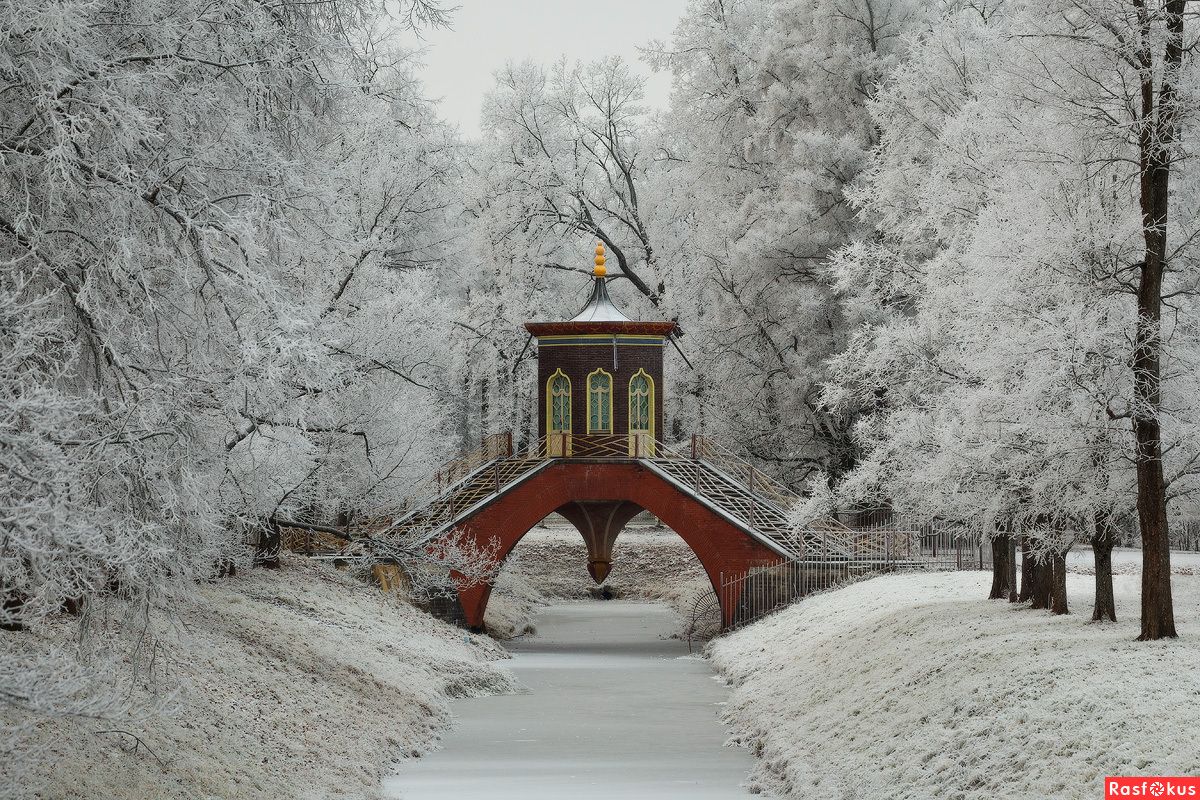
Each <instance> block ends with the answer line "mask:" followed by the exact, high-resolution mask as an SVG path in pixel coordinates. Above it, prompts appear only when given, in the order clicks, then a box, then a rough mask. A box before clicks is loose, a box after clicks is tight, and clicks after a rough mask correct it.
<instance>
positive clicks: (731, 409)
mask: <svg viewBox="0 0 1200 800" xmlns="http://www.w3.org/2000/svg"><path fill="white" fill-rule="evenodd" d="M920 19H921V15H920V14H919V13H918V9H917V8H916V6H915V4H911V3H906V2H898V1H895V0H866V1H864V2H832V1H831V2H817V3H812V2H784V1H783V0H776V1H775V2H766V1H765V0H706V2H698V3H695V4H693V5H692V6H691V7H690V8H689V10H688V12H687V14H686V15H685V17H684V19H683V20H682V21H681V22H680V24H679V27H678V29H677V31H676V35H675V38H674V40H673V41H672V42H671V43H669V44H660V45H658V46H657V47H656V48H655V50H656V53H655V58H656V60H657V62H658V63H659V64H660V65H661V66H663V67H664V68H669V69H670V70H671V71H672V73H673V75H674V80H675V84H674V86H675V88H674V93H673V97H672V106H671V110H670V112H669V113H668V114H666V115H665V116H664V117H663V118H662V119H661V120H660V121H659V125H658V128H659V130H658V131H657V137H658V142H659V157H658V162H659V170H658V171H657V172H656V173H655V180H656V182H657V184H658V185H659V186H660V187H661V189H660V190H659V191H658V192H657V195H658V196H659V197H660V198H661V200H660V202H662V203H664V204H665V205H666V206H667V207H669V208H672V209H674V210H673V213H670V214H666V215H663V217H662V218H663V220H664V233H663V234H662V235H661V236H660V237H659V238H660V241H662V242H663V245H662V246H661V247H660V254H661V255H660V261H661V262H663V263H667V264H670V265H671V266H670V267H669V268H665V269H664V271H666V272H667V274H668V280H667V282H668V284H669V285H673V286H678V287H679V289H678V290H677V291H678V292H680V293H686V294H685V295H684V294H681V296H680V297H679V298H678V300H677V305H678V306H679V307H680V308H681V309H682V310H683V312H682V314H681V321H682V323H683V325H684V328H685V330H696V331H697V332H698V335H697V336H695V337H693V338H692V339H690V340H688V342H689V347H690V349H691V350H692V351H697V350H698V351H699V352H698V354H697V357H696V358H695V360H696V363H697V364H698V365H699V370H698V372H699V375H698V376H697V380H699V381H701V382H703V386H702V387H700V390H699V391H698V394H699V395H702V396H703V398H704V400H703V402H702V403H701V404H700V408H698V409H696V410H695V411H694V412H693V413H694V414H695V416H696V417H697V418H699V419H700V420H701V421H703V424H704V426H705V427H710V428H712V429H713V430H715V431H717V432H719V433H721V434H723V435H725V436H727V437H728V438H731V439H734V440H736V441H738V442H740V443H742V444H743V445H744V446H747V447H748V448H749V449H750V450H751V452H752V453H753V454H754V455H756V456H757V457H759V458H760V459H763V460H766V461H771V462H775V463H776V464H777V467H778V469H779V471H780V473H781V474H782V475H784V476H785V477H787V478H788V479H789V480H791V481H792V482H795V483H799V482H801V481H803V480H804V479H805V478H806V477H809V476H811V475H814V474H816V473H820V474H823V475H826V476H833V477H834V478H836V477H838V476H841V475H842V474H844V473H845V472H847V471H848V470H849V469H850V468H851V467H853V465H854V463H855V461H856V459H857V453H856V448H855V444H854V441H853V438H852V436H851V429H852V423H853V420H854V417H855V411H854V410H853V409H850V408H848V407H843V408H842V409H839V410H835V409H832V408H830V407H828V406H827V405H825V404H824V403H823V402H822V400H821V397H820V386H821V384H822V382H823V381H824V379H825V377H826V375H825V370H824V362H825V360H826V359H827V358H829V357H830V356H831V355H833V354H834V353H837V352H838V351H839V350H840V349H841V348H842V347H843V346H844V343H845V336H846V332H847V320H846V318H845V316H844V314H843V309H842V306H841V301H840V298H839V297H838V295H837V293H836V292H835V291H834V288H833V279H832V277H831V275H830V274H829V272H828V269H827V266H828V257H829V254H830V253H831V252H833V251H835V250H836V249H837V248H839V247H842V246H844V245H846V244H847V243H849V242H851V241H854V240H857V239H862V238H869V237H870V236H871V235H872V228H871V225H870V224H869V223H866V224H864V220H863V219H862V218H860V217H859V216H857V215H856V213H855V210H854V209H853V208H852V207H850V206H849V205H848V204H847V203H846V198H845V193H844V188H845V186H846V185H847V184H848V183H849V182H850V181H852V180H853V178H854V177H855V175H856V174H857V173H858V172H859V170H860V169H861V168H862V166H863V164H864V163H865V159H866V157H867V155H868V154H869V152H870V150H871V148H872V147H873V146H874V145H875V143H876V141H877V135H878V134H877V131H876V129H875V127H874V124H873V122H872V120H871V117H870V115H869V114H868V112H867V101H868V100H869V99H870V98H871V97H872V95H873V94H874V92H875V88H876V86H877V85H878V83H879V81H880V80H881V79H882V78H883V76H884V75H886V74H887V73H888V71H889V70H890V69H892V68H893V67H894V65H895V64H896V63H897V62H898V60H899V58H900V53H901V52H902V50H903V35H904V34H905V33H906V32H908V31H910V30H912V29H913V28H914V27H915V26H917V25H918V24H919V22H920ZM668 270H669V271H668ZM693 320H694V321H693ZM709 409H717V410H718V413H711V414H710V413H708V412H709ZM705 415H706V416H705Z"/></svg>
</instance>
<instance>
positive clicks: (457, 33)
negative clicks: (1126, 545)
mask: <svg viewBox="0 0 1200 800" xmlns="http://www.w3.org/2000/svg"><path fill="white" fill-rule="evenodd" d="M686 4H687V0H592V2H582V1H581V0H447V3H446V5H448V6H454V5H457V6H459V10H458V11H457V12H455V14H454V22H453V28H452V29H450V30H437V31H425V32H423V34H422V35H423V37H424V48H425V54H424V58H423V60H424V61H425V64H426V68H425V69H424V70H423V71H422V73H421V79H422V81H423V82H424V84H425V86H426V91H427V93H428V94H429V96H431V97H434V98H441V111H442V116H443V117H444V118H445V119H447V120H449V121H450V122H452V123H456V124H457V125H458V126H459V127H460V128H461V129H462V132H463V134H464V135H465V136H468V137H475V136H478V135H479V107H480V104H481V103H482V100H483V94H484V92H486V91H487V90H488V89H490V88H491V87H492V83H493V81H492V73H493V72H495V71H496V70H497V69H499V68H500V67H502V66H504V64H505V62H506V61H523V60H525V59H532V60H533V61H536V62H539V63H543V64H551V63H553V62H554V61H556V60H557V59H558V58H559V57H560V56H563V55H566V56H567V57H568V58H569V59H570V60H572V61H575V60H579V61H591V60H595V59H598V58H602V57H604V56H609V55H620V56H624V57H625V60H626V61H627V62H629V64H630V66H631V67H632V68H633V69H635V70H637V71H640V72H642V73H643V74H645V75H646V76H647V78H648V83H647V85H646V104H647V105H649V106H651V107H660V108H665V107H666V105H667V99H668V95H669V93H670V88H671V79H670V75H668V74H667V73H659V74H654V73H652V72H651V70H650V68H649V67H647V66H646V65H645V64H644V63H642V62H641V61H640V60H639V59H638V52H637V48H638V46H641V45H645V44H646V42H648V41H649V40H651V39H662V40H664V41H670V38H671V33H672V32H673V31H674V30H675V23H676V22H677V21H678V20H679V17H680V16H682V14H683V11H684V7H685V6H686Z"/></svg>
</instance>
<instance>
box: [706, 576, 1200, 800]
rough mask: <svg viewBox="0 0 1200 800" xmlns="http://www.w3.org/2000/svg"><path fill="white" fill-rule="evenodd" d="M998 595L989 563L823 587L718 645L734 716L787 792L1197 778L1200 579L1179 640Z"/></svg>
mask: <svg viewBox="0 0 1200 800" xmlns="http://www.w3.org/2000/svg"><path fill="white" fill-rule="evenodd" d="M1138 583H1139V579H1138V576H1136V575H1119V576H1117V578H1116V580H1115V586H1116V596H1117V615H1118V617H1119V619H1120V620H1121V621H1120V622H1118V623H1116V624H1089V623H1088V622H1087V620H1088V618H1089V616H1090V612H1091V605H1090V589H1091V587H1092V579H1091V578H1090V577H1087V576H1084V575H1073V576H1070V577H1069V580H1068V590H1069V596H1070V602H1071V606H1072V611H1073V613H1072V614H1071V615H1069V616H1062V617H1055V616H1051V615H1049V614H1048V613H1046V612H1041V611H1031V610H1029V609H1027V608H1024V607H1014V606H1010V605H1009V604H1007V603H1005V602H999V601H987V600H983V599H981V598H984V597H986V595H987V589H988V586H989V584H990V575H989V574H987V573H980V572H958V573H938V574H910V575H893V576H885V577H880V578H875V579H872V580H868V581H864V582H862V583H858V584H855V585H852V586H850V587H847V588H845V589H841V590H838V591H833V592H829V593H827V594H823V595H818V596H814V597H812V598H809V599H808V600H805V601H803V602H801V603H799V604H797V605H795V606H793V607H791V608H789V609H787V610H785V611H782V612H780V613H778V614H776V615H774V616H772V617H769V618H767V619H765V620H762V621H760V622H758V623H756V624H755V625H752V626H750V627H748V628H746V629H744V630H742V631H740V632H738V633H736V634H734V635H731V636H729V637H726V638H723V639H720V640H718V641H717V642H715V643H714V644H713V645H712V647H711V654H712V657H713V660H714V662H715V665H716V666H717V667H718V669H719V670H720V671H721V672H722V673H723V674H724V675H725V676H727V677H728V678H729V679H730V681H731V682H732V683H733V684H734V685H735V686H736V689H735V691H734V695H733V698H732V700H731V701H730V704H729V707H728V720H729V722H731V723H732V724H733V725H734V726H736V727H737V728H738V729H740V730H741V731H742V732H743V733H742V735H741V738H742V739H743V740H744V741H745V742H747V743H749V744H751V745H752V746H753V747H754V748H755V749H756V751H757V752H758V753H759V756H760V758H759V761H758V764H757V767H756V772H755V777H756V779H757V780H759V781H760V782H761V783H763V784H764V785H765V786H767V787H769V788H771V789H773V790H774V791H776V792H777V793H779V794H780V795H782V796H787V797H796V798H806V799H807V798H814V797H821V798H831V799H833V800H838V799H841V798H846V799H847V800H848V799H849V798H863V799H864V800H867V799H870V800H874V799H875V798H889V800H901V799H902V798H911V799H912V800H931V799H932V798H957V799H958V800H976V799H978V800H983V799H984V798H988V800H992V799H993V798H1002V799H1004V800H1018V799H1019V800H1042V799H1043V798H1055V800H1072V799H1073V798H1080V800H1085V799H1086V800H1095V798H1097V797H1102V796H1103V792H1104V790H1103V787H1102V779H1103V777H1104V776H1105V775H1129V774H1143V775H1146V774H1149V775H1196V774H1200V747H1197V744H1196V737H1197V731H1198V730H1200V723H1198V721H1197V720H1198V716H1197V715H1198V714H1200V670H1198V668H1197V664H1200V576H1194V575H1176V577H1175V581H1174V585H1175V613H1176V622H1177V625H1178V629H1179V634H1180V638H1179V639H1178V640H1174V641H1160V642H1151V643H1136V642H1135V641H1134V638H1135V637H1136V636H1137V633H1138V621H1137V615H1138V604H1137V589H1138Z"/></svg>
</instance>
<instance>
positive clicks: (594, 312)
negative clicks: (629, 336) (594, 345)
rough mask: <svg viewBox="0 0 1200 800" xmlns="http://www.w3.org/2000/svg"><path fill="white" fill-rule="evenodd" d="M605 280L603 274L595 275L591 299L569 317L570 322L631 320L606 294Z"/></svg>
mask: <svg viewBox="0 0 1200 800" xmlns="http://www.w3.org/2000/svg"><path fill="white" fill-rule="evenodd" d="M607 280H608V279H607V278H605V277H603V276H600V275H597V276H596V280H595V281H594V282H593V285H592V296H591V299H589V300H588V302H587V305H586V306H584V307H583V310H582V311H580V312H579V313H578V314H576V315H575V316H573V317H571V322H633V320H631V319H630V318H629V317H627V316H625V312H624V311H622V310H621V309H619V308H617V304H616V303H614V302H613V301H612V298H611V297H609V296H608V287H607V286H605V282H606V281H607Z"/></svg>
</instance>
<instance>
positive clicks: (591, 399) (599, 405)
mask: <svg viewBox="0 0 1200 800" xmlns="http://www.w3.org/2000/svg"><path fill="white" fill-rule="evenodd" d="M587 386H588V433H612V375H609V374H608V373H607V372H605V371H604V370H602V369H598V370H596V371H595V372H593V373H592V374H591V375H588V383H587Z"/></svg>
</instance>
